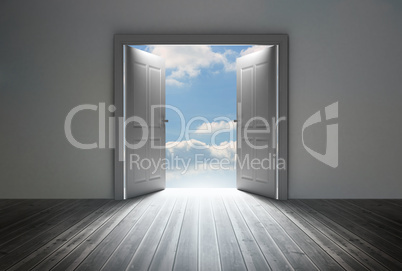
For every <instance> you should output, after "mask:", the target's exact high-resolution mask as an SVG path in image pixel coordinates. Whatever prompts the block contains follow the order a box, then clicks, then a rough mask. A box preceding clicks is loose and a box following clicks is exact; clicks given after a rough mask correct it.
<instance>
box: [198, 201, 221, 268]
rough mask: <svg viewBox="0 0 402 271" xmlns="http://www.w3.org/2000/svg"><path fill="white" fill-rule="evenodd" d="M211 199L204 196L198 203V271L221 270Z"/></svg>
mask: <svg viewBox="0 0 402 271" xmlns="http://www.w3.org/2000/svg"><path fill="white" fill-rule="evenodd" d="M211 200H212V197H211V195H210V194H205V195H203V197H202V200H201V201H200V214H199V225H198V227H199V261H198V262H199V270H205V271H209V270H221V263H220V257H219V248H218V240H217V236H216V229H215V220H214V216H213V212H212V206H211V204H212V203H211Z"/></svg>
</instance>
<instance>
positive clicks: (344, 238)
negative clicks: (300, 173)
mask: <svg viewBox="0 0 402 271" xmlns="http://www.w3.org/2000/svg"><path fill="white" fill-rule="evenodd" d="M303 202H304V200H303V201H302V200H291V201H289V203H291V204H292V205H293V207H295V208H296V209H298V210H302V211H303V212H304V215H305V216H310V217H313V218H314V219H315V220H316V221H317V222H316V224H315V225H316V226H318V225H319V223H318V222H320V223H322V224H323V225H325V227H326V228H327V229H328V231H327V233H328V234H329V235H330V236H331V237H332V238H333V239H334V240H336V241H337V244H339V245H342V246H343V247H344V248H345V249H347V250H348V253H350V254H351V255H353V257H355V259H357V260H359V261H360V262H362V263H364V265H366V266H368V268H369V270H382V269H384V268H385V267H390V268H391V269H390V270H393V269H394V270H398V269H399V268H402V265H401V263H399V262H398V261H396V260H395V259H394V258H393V257H390V256H389V255H387V254H386V253H384V252H383V251H381V250H379V249H378V248H377V247H375V246H373V245H372V244H370V243H369V242H367V241H365V240H364V239H362V238H360V237H359V236H357V235H355V234H354V233H353V232H351V231H349V230H348V229H347V228H345V227H343V226H341V225H339V224H337V223H336V222H334V221H333V220H331V219H330V218H328V217H327V216H325V215H323V214H321V213H319V212H317V211H316V210H314V209H312V208H311V207H309V206H308V205H307V204H305V203H303ZM331 232H334V234H332V235H331ZM354 248H358V250H356V249H354Z"/></svg>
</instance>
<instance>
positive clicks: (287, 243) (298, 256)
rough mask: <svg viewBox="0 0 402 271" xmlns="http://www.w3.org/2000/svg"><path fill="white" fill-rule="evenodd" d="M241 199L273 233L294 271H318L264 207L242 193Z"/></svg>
mask: <svg viewBox="0 0 402 271" xmlns="http://www.w3.org/2000/svg"><path fill="white" fill-rule="evenodd" d="M241 197H242V198H243V200H244V201H245V202H246V203H247V204H248V205H249V208H250V210H251V211H252V212H253V213H255V214H256V216H257V217H258V219H259V220H260V221H261V223H262V224H263V226H264V227H265V229H266V230H267V231H268V232H270V233H272V238H273V239H274V241H275V243H276V244H277V246H278V247H279V248H280V249H281V251H282V253H283V254H284V255H285V257H286V258H287V260H288V261H289V263H290V264H291V265H292V267H293V268H294V269H300V270H318V268H317V266H315V265H314V263H313V262H312V261H311V259H310V258H309V257H308V256H307V255H306V254H305V253H304V251H303V250H302V249H301V248H300V247H299V246H298V245H297V244H296V243H295V242H294V241H293V240H292V238H291V237H290V236H289V235H288V234H287V233H286V231H285V230H284V229H283V228H282V227H281V226H280V225H279V224H278V223H277V222H275V220H274V219H273V218H272V217H271V216H270V215H269V214H267V212H266V211H265V209H264V208H263V206H262V205H261V204H260V203H258V202H256V201H255V200H254V198H253V196H251V195H249V194H246V193H242V195H241Z"/></svg>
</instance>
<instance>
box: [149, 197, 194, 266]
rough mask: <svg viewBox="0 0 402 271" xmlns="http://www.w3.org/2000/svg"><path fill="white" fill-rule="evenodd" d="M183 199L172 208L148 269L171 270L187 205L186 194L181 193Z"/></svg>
mask: <svg viewBox="0 0 402 271" xmlns="http://www.w3.org/2000/svg"><path fill="white" fill-rule="evenodd" d="M181 196H182V197H183V201H181V200H179V203H178V204H176V206H175V207H176V208H175V209H174V210H173V213H172V216H171V219H170V220H169V222H168V224H167V226H166V230H165V232H164V233H163V235H162V237H161V240H160V242H159V244H158V247H157V249H156V252H155V254H154V255H153V259H152V262H151V265H150V267H149V270H154V271H156V270H172V269H173V264H174V259H175V257H176V249H177V245H178V242H179V237H180V231H181V228H182V224H183V218H184V213H185V210H186V206H187V200H188V195H185V194H182V195H181Z"/></svg>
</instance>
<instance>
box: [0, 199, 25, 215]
mask: <svg viewBox="0 0 402 271" xmlns="http://www.w3.org/2000/svg"><path fill="white" fill-rule="evenodd" d="M24 201H25V200H23V199H20V200H16V199H14V200H13V199H2V200H0V215H1V211H2V210H4V209H7V208H13V209H14V208H15V207H16V205H18V204H22V203H23V202H24Z"/></svg>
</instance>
